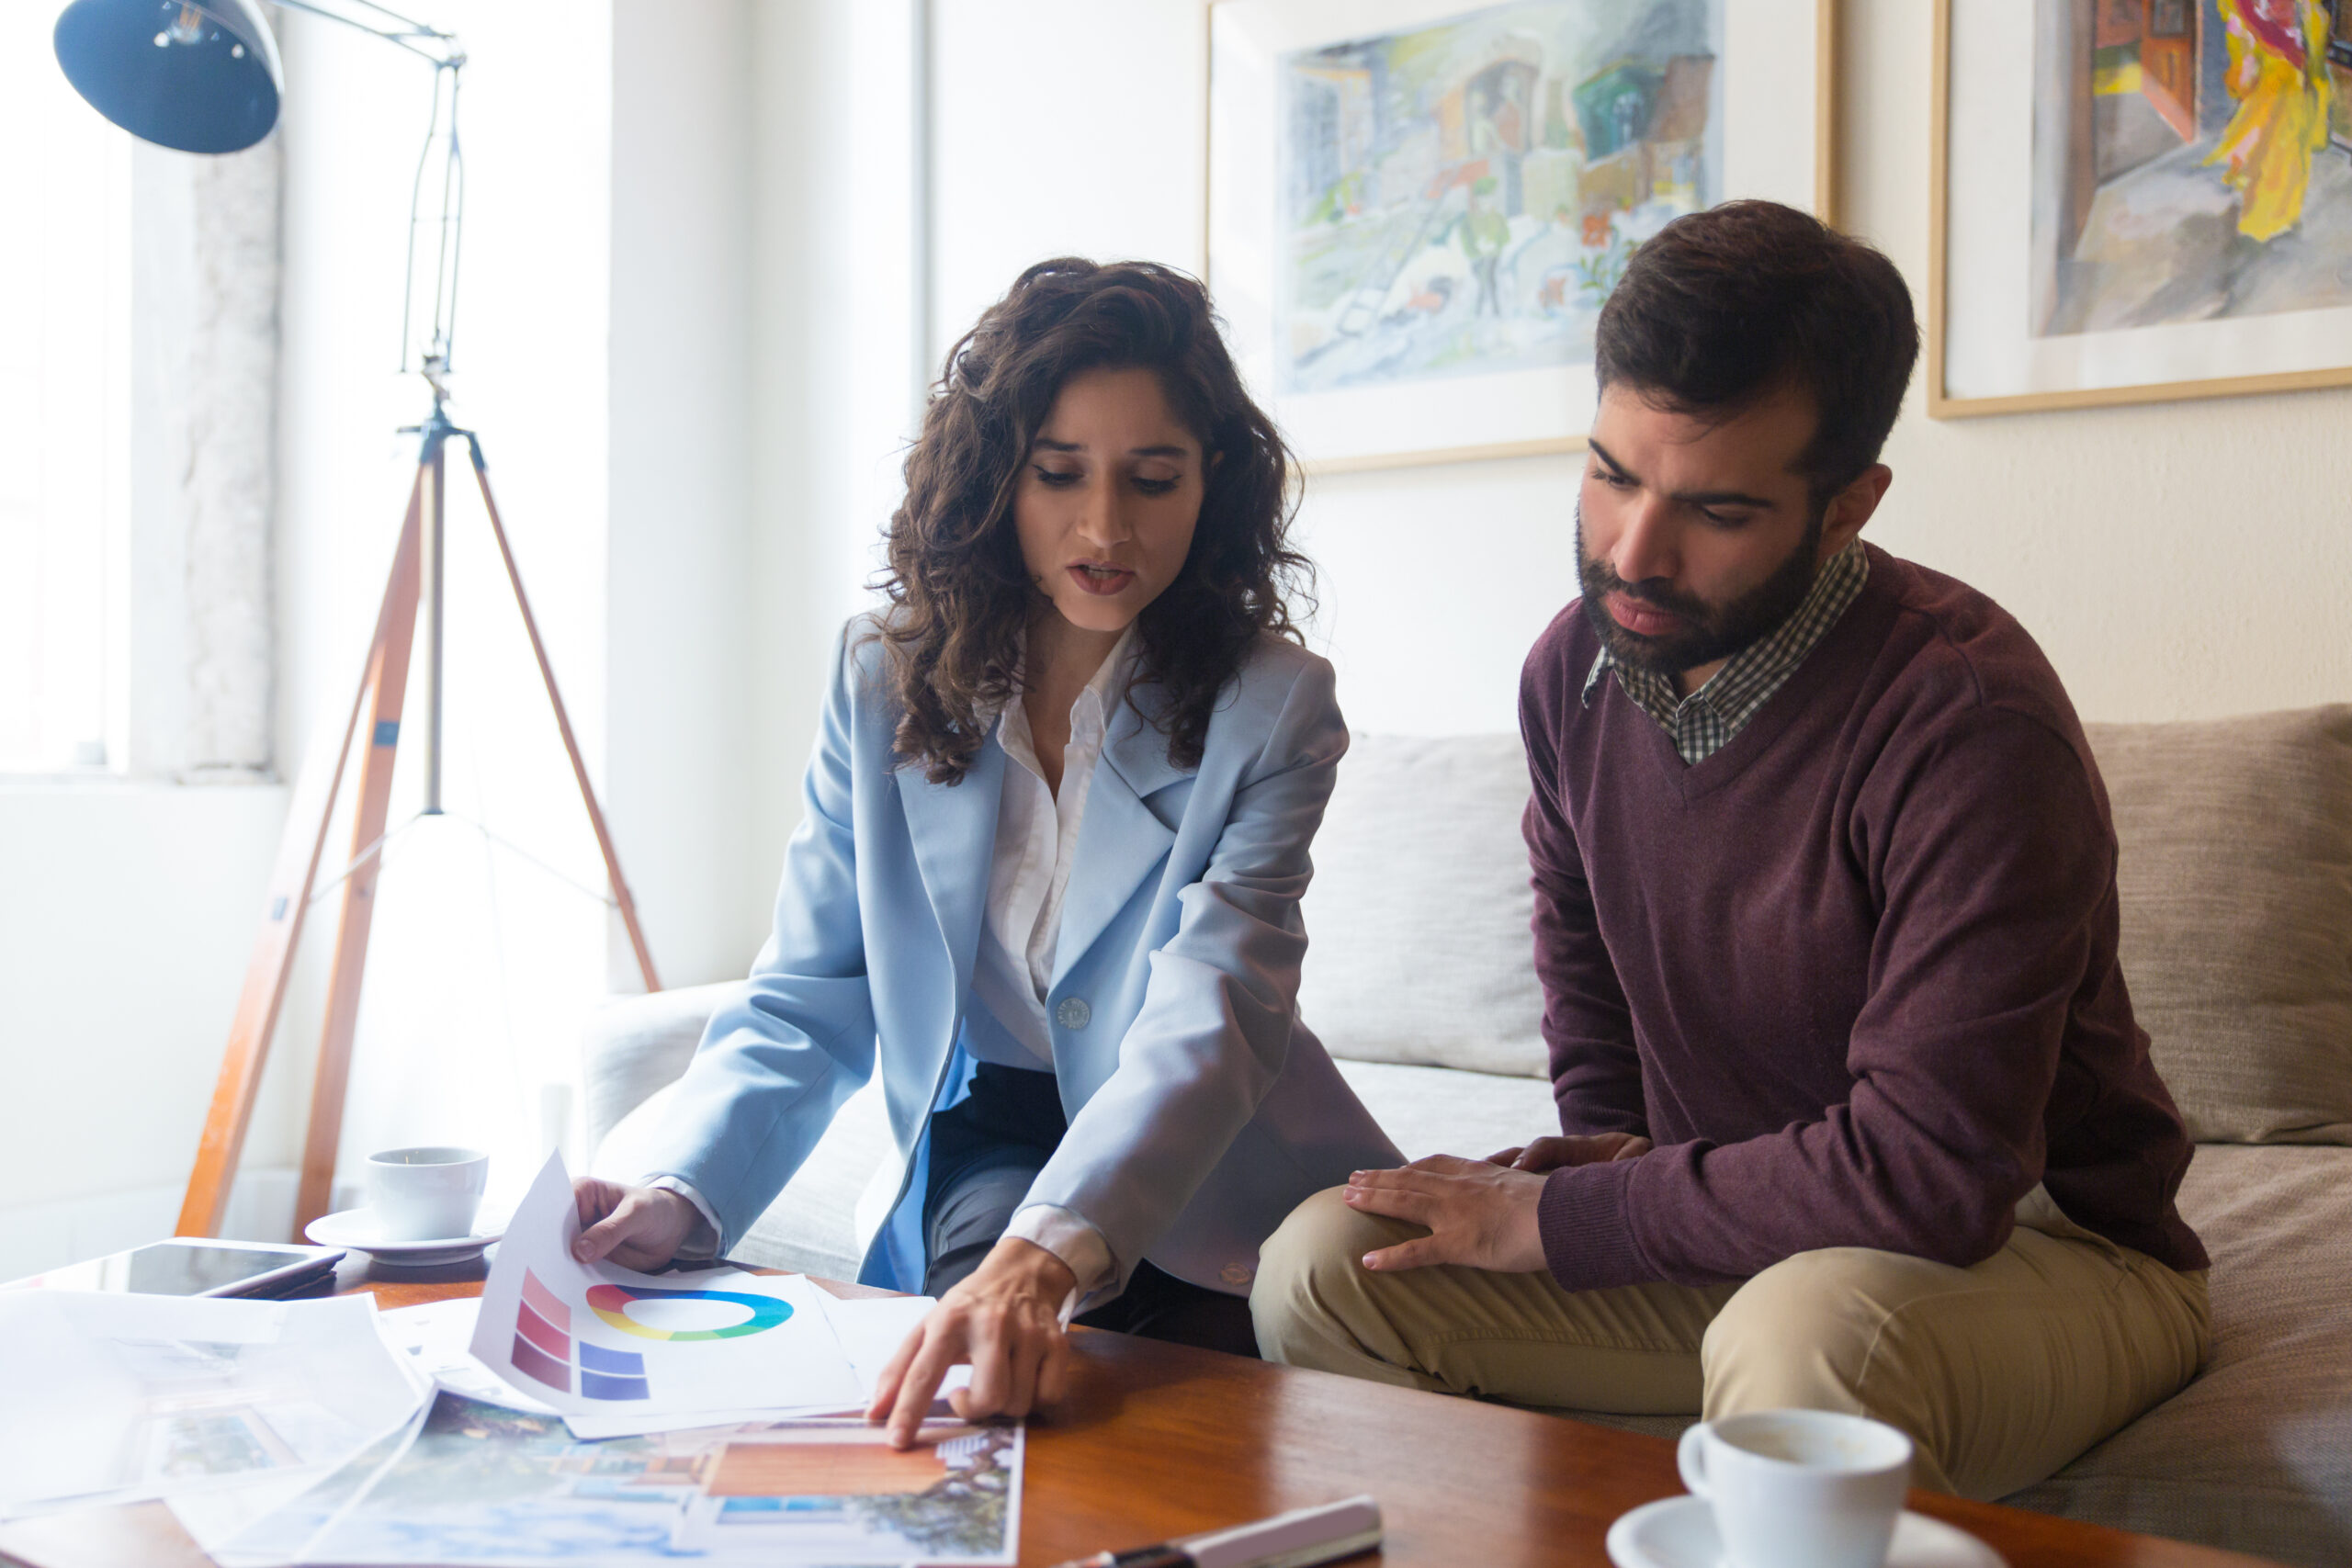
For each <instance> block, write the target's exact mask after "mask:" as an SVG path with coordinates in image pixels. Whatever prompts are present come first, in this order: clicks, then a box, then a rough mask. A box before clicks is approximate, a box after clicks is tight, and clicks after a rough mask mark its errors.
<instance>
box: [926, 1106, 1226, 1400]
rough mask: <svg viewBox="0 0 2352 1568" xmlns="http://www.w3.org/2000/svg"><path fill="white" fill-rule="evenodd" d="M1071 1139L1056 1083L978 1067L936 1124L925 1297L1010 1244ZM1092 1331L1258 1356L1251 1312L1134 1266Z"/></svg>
mask: <svg viewBox="0 0 2352 1568" xmlns="http://www.w3.org/2000/svg"><path fill="white" fill-rule="evenodd" d="M1068 1131H1069V1122H1068V1121H1067V1120H1066V1119H1065V1118H1064V1117H1063V1115H1062V1102H1061V1092H1060V1090H1059V1089H1058V1088H1057V1086H1056V1084H1055V1082H1054V1075H1053V1074H1051V1073H1035V1072H1024V1071H1023V1070H1022V1069H1021V1068H1019V1067H1002V1066H997V1065H996V1064H994V1063H992V1062H982V1063H979V1064H978V1066H977V1068H976V1069H975V1071H974V1073H973V1075H972V1092H971V1093H970V1095H968V1096H967V1098H965V1099H964V1100H959V1101H958V1102H956V1105H954V1106H953V1107H951V1108H950V1109H948V1110H945V1111H941V1112H940V1113H939V1114H938V1115H936V1116H933V1118H932V1119H931V1175H930V1179H929V1180H928V1182H926V1184H925V1186H924V1191H923V1256H924V1257H925V1258H928V1259H929V1263H928V1265H927V1266H926V1268H925V1269H924V1271H923V1281H922V1288H923V1292H924V1293H925V1294H927V1295H933V1296H937V1295H943V1294H944V1293H945V1292H946V1291H947V1289H948V1287H950V1286H952V1285H954V1284H955V1283H956V1281H957V1280H962V1279H963V1278H964V1277H965V1276H966V1275H967V1274H969V1273H971V1272H972V1270H974V1269H978V1267H979V1266H980V1260H981V1259H982V1258H986V1257H987V1256H988V1255H989V1248H991V1247H995V1246H996V1244H997V1242H998V1240H999V1239H1000V1238H1001V1237H1002V1236H1003V1235H1004V1227H1005V1226H1006V1225H1007V1224H1011V1223H1012V1215H1013V1212H1014V1211H1015V1210H1016V1209H1018V1208H1019V1207H1020V1206H1021V1203H1022V1201H1023V1199H1025V1198H1026V1197H1028V1195H1029V1188H1030V1184H1031V1183H1033V1182H1035V1180H1036V1179H1037V1172H1039V1171H1040V1170H1042V1169H1044V1168H1045V1165H1046V1160H1047V1159H1048V1158H1049V1157H1051V1156H1052V1155H1053V1152H1054V1150H1055V1148H1056V1147H1057V1145H1059V1144H1060V1143H1061V1141H1062V1134H1064V1133H1066V1132H1068ZM1078 1321H1079V1322H1080V1323H1082V1324H1084V1325H1087V1326H1088V1327H1089V1328H1109V1329H1114V1330H1116V1331H1118V1332H1119V1333H1122V1334H1136V1335H1140V1336H1142V1337H1144V1338H1147V1339H1168V1340H1173V1341H1174V1342H1175V1343H1177V1344H1180V1345H1199V1346H1203V1347H1205V1348H1208V1349H1211V1350H1223V1351H1226V1352H1227V1353H1228V1354H1230V1355H1236V1356H1252V1357H1254V1356H1256V1355H1257V1354H1258V1340H1257V1336H1256V1335H1255V1334H1254V1333H1253V1332H1252V1330H1251V1328H1250V1303H1249V1302H1248V1301H1246V1300H1245V1299H1243V1298H1242V1297H1240V1296H1228V1295H1227V1294H1225V1293H1224V1292H1219V1291H1211V1290H1204V1289H1203V1288H1202V1287H1201V1286H1199V1285H1195V1284H1193V1283H1191V1282H1190V1281H1188V1280H1179V1279H1177V1278H1176V1277H1175V1276H1174V1275H1172V1274H1169V1273H1166V1272H1164V1271H1162V1270H1160V1269H1155V1268H1153V1267H1152V1266H1151V1265H1150V1264H1149V1263H1148V1262H1143V1261H1140V1260H1138V1261H1137V1262H1136V1266H1135V1272H1134V1273H1133V1274H1132V1275H1130V1276H1129V1277H1128V1280H1127V1288H1126V1290H1125V1292H1122V1293H1121V1294H1120V1295H1119V1296H1118V1298H1117V1299H1116V1300H1114V1301H1111V1302H1108V1303H1104V1304H1103V1305H1102V1306H1099V1307H1096V1308H1095V1309H1094V1310H1093V1311H1091V1312H1089V1313H1086V1314H1081V1315H1080V1317H1079V1319H1078Z"/></svg>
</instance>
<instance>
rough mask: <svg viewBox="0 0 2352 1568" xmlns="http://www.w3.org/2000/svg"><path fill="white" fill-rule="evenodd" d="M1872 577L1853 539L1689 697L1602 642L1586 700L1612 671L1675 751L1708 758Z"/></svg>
mask: <svg viewBox="0 0 2352 1568" xmlns="http://www.w3.org/2000/svg"><path fill="white" fill-rule="evenodd" d="M1870 575H1871V559H1870V557H1869V556H1868V555H1867V554H1866V553H1864V551H1863V549H1862V542H1861V541H1860V539H1856V540H1854V541H1853V542H1852V543H1850V544H1849V545H1848V546H1847V547H1845V548H1844V549H1842V550H1839V551H1838V553H1837V554H1836V555H1834V556H1831V557H1830V558H1829V559H1828V560H1827V561H1826V562H1825V563H1824V564H1823V566H1822V568H1821V570H1820V571H1819V572H1818V573H1816V574H1815V577H1814V580H1813V590H1812V592H1809V593H1807V594H1806V595H1805V596H1804V604H1799V605H1798V606H1797V607H1796V612H1795V613H1794V614H1793V615H1790V617H1789V618H1788V619H1787V620H1785V621H1782V622H1781V624H1780V625H1779V626H1777V627H1775V628H1774V629H1773V630H1772V631H1770V632H1769V633H1767V634H1766V635H1765V636H1763V637H1758V638H1757V639H1756V640H1755V641H1754V642H1752V643H1749V644H1748V645H1747V647H1746V648H1743V649H1740V650H1739V651H1738V652H1737V653H1735V654H1733V655H1732V656H1731V657H1730V658H1729V659H1728V660H1724V667H1723V668H1722V669H1720V670H1718V671H1715V672H1714V674H1713V675H1712V676H1710V677H1708V680H1707V683H1706V684H1705V685H1703V686H1701V687H1700V688H1699V689H1698V690H1697V691H1695V692H1693V693H1691V694H1690V695H1689V696H1687V697H1685V696H1682V695H1680V694H1679V693H1677V692H1676V690H1675V682H1674V677H1673V676H1671V675H1661V674H1657V673H1656V672H1655V671H1647V670H1629V669H1627V668H1626V667H1625V666H1624V665H1623V664H1620V663H1618V662H1617V661H1616V660H1613V659H1611V658H1610V657H1609V649H1608V646H1607V645H1606V644H1603V645H1602V646H1601V649H1600V658H1598V659H1596V660H1593V661H1592V671H1591V673H1589V674H1588V675H1587V676H1586V677H1585V678H1584V705H1585V706H1587V707H1590V706H1591V705H1592V695H1593V692H1594V690H1595V689H1596V688H1598V687H1599V686H1600V677H1601V676H1602V675H1603V674H1604V673H1606V672H1607V671H1611V670H1614V671H1617V683H1618V684H1619V685H1620V686H1622V687H1623V688H1624V691H1625V694H1626V695H1627V696H1629V697H1631V698H1633V699H1634V702H1635V703H1636V704H1638V705H1640V707H1641V709H1642V711H1643V712H1644V713H1646V714H1648V715H1649V716H1651V717H1652V718H1654V719H1656V720H1657V721H1658V724H1659V725H1660V726H1661V727H1662V728H1664V729H1665V730H1666V732H1667V734H1668V735H1669V736H1671V737H1672V738H1673V739H1674V750H1675V752H1676V754H1677V755H1679V756H1680V757H1681V759H1682V761H1684V762H1685V763H1686V764H1693V765H1695V764H1697V763H1700V762H1703V761H1706V760H1707V759H1708V758H1710V757H1712V756H1713V755H1714V754H1715V753H1716V752H1718V751H1720V750H1723V749H1724V747H1725V746H1727V745H1729V744H1730V743H1731V738H1732V737H1733V736H1735V735H1737V734H1738V733H1739V732H1740V729H1741V728H1742V727H1743V726H1745V725H1746V724H1747V721H1748V720H1749V719H1751V718H1753V717H1755V716H1756V710H1757V709H1758V708H1760V707H1762V706H1763V705H1765V703H1766V702H1767V701H1768V700H1770V697H1771V695H1772V694H1773V693H1775V692H1777V691H1779V690H1780V689H1781V686H1782V685H1783V684H1785V683H1786V682H1787V681H1788V678H1789V677H1790V676H1792V675H1793V674H1795V673H1796V671H1797V666H1798V665H1800V664H1803V663H1804V659H1805V655H1806V654H1808V653H1811V652H1812V651H1813V650H1814V648H1815V645H1816V644H1818V643H1819V642H1820V641H1821V639H1822V638H1823V637H1826V636H1827V635H1828V633H1829V628H1830V627H1831V626H1836V625H1837V624H1838V616H1840V615H1844V614H1845V613H1846V606H1847V605H1849V604H1852V603H1853V602H1854V595H1856V594H1857V593H1860V592H1861V591H1862V584H1863V583H1865V582H1867V581H1870Z"/></svg>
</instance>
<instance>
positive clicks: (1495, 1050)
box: [1298, 735, 1550, 1077]
mask: <svg viewBox="0 0 2352 1568" xmlns="http://www.w3.org/2000/svg"><path fill="white" fill-rule="evenodd" d="M1526 803H1527V761H1526V754H1525V753H1524V752H1523V751H1522V750H1521V748H1520V743H1519V737H1518V736H1516V735H1454V736H1446V737H1443V738H1442V739H1413V738H1408V737H1401V736H1393V735H1359V736H1357V737H1355V739H1354V740H1353V742H1352V743H1351V746H1350V748H1349V750H1348V756H1347V761H1344V762H1342V763H1341V764H1340V780H1339V784H1338V785H1337V786H1336V787H1335V788H1334V789H1333V790H1332V792H1331V805H1330V808H1329V810H1328V811H1327V812H1326V813H1325V814H1324V818H1323V828H1322V831H1320V832H1319V833H1317V835H1316V838H1315V880H1314V882H1313V883H1312V884H1310V885H1309V886H1308V887H1307V891H1306V903H1305V906H1304V915H1305V919H1306V935H1307V952H1306V969H1305V971H1304V973H1303V974H1302V976H1300V980H1299V988H1298V1007H1299V1016H1300V1017H1301V1018H1303V1019H1305V1020H1306V1023H1307V1026H1308V1027H1309V1028H1311V1029H1313V1030H1314V1031H1315V1032H1316V1033H1317V1035H1318V1036H1319V1037H1320V1038H1321V1039H1322V1041H1323V1043H1324V1046H1325V1047H1326V1048H1327V1049H1328V1050H1329V1052H1330V1053H1331V1055H1334V1056H1338V1057H1344V1058H1348V1059H1351V1060H1354V1061H1360V1062H1405V1063H1419V1064H1421V1065H1424V1066H1441V1067H1468V1068H1471V1069H1473V1070H1475V1071H1477V1072H1485V1073H1516V1074H1521V1075H1523V1076H1528V1077H1549V1076H1550V1074H1549V1069H1548V1067H1547V1066H1546V1064H1545V1059H1544V1037H1543V1034H1542V1032H1541V1024H1542V1022H1543V1017H1544V992H1543V987H1541V986H1539V985H1538V984H1537V983H1536V979H1535V967H1534V952H1535V949H1534V939H1533V937H1532V936H1531V935H1530V934H1529V922H1530V921H1531V919H1532V918H1533V916H1534V912H1535V898H1534V894H1533V892H1532V890H1531V889H1530V888H1529V886H1528V883H1527V848H1526V845H1525V844H1524V843H1523V842H1522V841H1521V839H1520V836H1519V817H1520V812H1521V808H1522V807H1524V806H1525V805H1526Z"/></svg>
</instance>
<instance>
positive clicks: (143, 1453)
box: [0, 1291, 429, 1517]
mask: <svg viewBox="0 0 2352 1568" xmlns="http://www.w3.org/2000/svg"><path fill="white" fill-rule="evenodd" d="M0 1343H5V1344H6V1345H7V1347H8V1364H9V1381H10V1382H11V1384H12V1387H11V1388H10V1390H9V1396H8V1398H7V1400H6V1403H5V1404H0V1517H23V1516H25V1515H28V1514H33V1513H43V1512H50V1511H53V1510H56V1509H59V1508H62V1507H69V1506H90V1505H95V1504H107V1503H128V1502H135V1501H139V1500H141V1499H144V1498H153V1497H163V1498H168V1499H171V1500H172V1501H174V1502H175V1503H178V1502H182V1501H186V1502H187V1505H188V1506H189V1507H190V1508H191V1509H192V1510H200V1509H211V1510H214V1511H225V1512H226V1513H227V1514H229V1515H232V1516H233V1515H236V1514H238V1513H241V1512H243V1511H245V1510H249V1509H257V1508H266V1507H269V1506H275V1505H276V1503H277V1502H278V1501H281V1500H282V1499H284V1498H285V1497H287V1496H289V1495H292V1494H294V1493H298V1492H300V1491H301V1490H302V1489H303V1488H305V1487H307V1486H308V1485H310V1484H311V1483H312V1482H314V1481H316V1480H317V1479H318V1478H319V1477H321V1476H322V1475H324V1474H326V1473H327V1472H330V1471H332V1470H334V1468H336V1467H337V1466H339V1465H341V1464H343V1463H344V1462H345V1461H347V1460H348V1459H350V1458H351V1456H352V1455H353V1454H354V1453H356V1452H358V1451H359V1450H362V1449H364V1448H365V1447H366V1446H367V1445H368V1444H369V1443H371V1442H374V1441H376V1440H377V1439H379V1438H383V1437H384V1436H386V1435H387V1434H388V1433H391V1432H397V1431H399V1430H401V1428H402V1427H403V1426H404V1424H405V1423H407V1422H408V1421H409V1420H410V1418H411V1417H412V1416H413V1415H414V1414H415V1412H416V1409H417V1406H418V1404H419V1403H420V1402H421V1401H422V1400H423V1399H424V1395H425V1393H427V1391H428V1388H429V1384H428V1383H427V1382H425V1381H424V1380H423V1379H422V1378H420V1377H417V1376H415V1375H414V1374H413V1373H412V1372H411V1371H408V1370H407V1369H405V1368H403V1367H402V1365H401V1362H400V1360H399V1359H398V1358H396V1357H395V1356H394V1355H393V1354H392V1353H391V1351H390V1348H388V1347H387V1346H386V1345H385V1343H384V1341H383V1339H382V1337H380V1336H379V1334H378V1333H377V1332H376V1311H375V1303H374V1302H373V1301H372V1300H370V1299H369V1298H368V1297H364V1296H346V1297H338V1298H334V1299H330V1300H325V1301H305V1302H254V1301H220V1300H208V1299H202V1298H196V1299H191V1298H187V1297H180V1296H141V1295H129V1294H118V1293H114V1292H82V1291H12V1292H6V1293H5V1294H0Z"/></svg>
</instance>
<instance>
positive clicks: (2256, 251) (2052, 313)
mask: <svg viewBox="0 0 2352 1568" xmlns="http://www.w3.org/2000/svg"><path fill="white" fill-rule="evenodd" d="M1936 50H1937V57H1936V75H1935V85H1936V104H1935V117H1936V128H1935V130H1936V136H1935V168H1934V173H1933V176H1932V180H1933V184H1932V196H1931V201H1932V210H1933V214H1934V225H1933V226H1934V232H1933V235H1932V244H1931V249H1930V253H1929V256H1930V267H1931V271H1930V274H1929V279H1928V317H1929V336H1928V412H1929V413H1930V414H1932V415H1934V416H1935V417H1937V418H1939V419H1941V418H1952V417H1957V416H1962V415H1968V414H1982V413H2009V412H2018V411H2022V410H2030V409H2048V408H2065V407H2074V406H2080V405H2083V404H2089V403H2125V402H2154V401H2159V400H2166V399H2172V398H2192V397H2221V396H2227V395H2231V394H2235V393H2242V392H2267V391H2279V390H2287V389H2295V388H2301V387H2320V386H2334V385H2339V384H2345V383H2352V0H1938V3H1937V17H1936Z"/></svg>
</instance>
